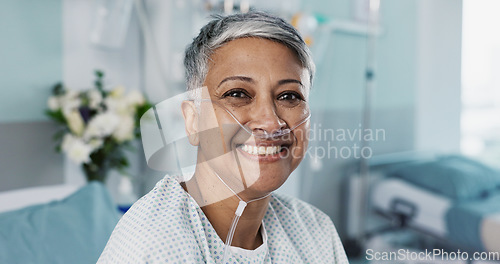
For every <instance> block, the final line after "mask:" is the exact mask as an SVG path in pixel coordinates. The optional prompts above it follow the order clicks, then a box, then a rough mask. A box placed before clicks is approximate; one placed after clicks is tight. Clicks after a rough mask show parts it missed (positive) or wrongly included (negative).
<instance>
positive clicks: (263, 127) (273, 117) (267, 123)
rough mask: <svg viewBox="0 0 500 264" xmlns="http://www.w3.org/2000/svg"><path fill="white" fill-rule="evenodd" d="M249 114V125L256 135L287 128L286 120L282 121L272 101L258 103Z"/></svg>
mask: <svg viewBox="0 0 500 264" xmlns="http://www.w3.org/2000/svg"><path fill="white" fill-rule="evenodd" d="M249 114H250V115H249V116H250V117H251V119H250V121H249V122H248V123H247V125H248V127H249V128H250V129H251V130H252V131H254V133H259V132H262V133H274V132H276V131H278V130H281V129H284V128H285V127H286V122H285V120H283V119H281V117H280V116H279V115H278V112H277V111H276V107H275V105H274V103H273V102H270V100H261V101H260V102H259V101H257V103H256V104H255V105H254V107H252V109H251V110H250V113H249ZM264 131H265V132H264Z"/></svg>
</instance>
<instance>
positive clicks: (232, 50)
mask: <svg viewBox="0 0 500 264" xmlns="http://www.w3.org/2000/svg"><path fill="white" fill-rule="evenodd" d="M209 61H210V62H209V64H208V73H207V77H206V80H205V83H206V84H207V85H209V86H211V85H212V86H213V85H214V84H215V83H214V82H216V83H218V82H220V81H222V80H223V79H226V78H228V77H231V76H244V77H249V78H252V79H256V80H257V81H258V79H260V78H271V79H275V80H278V79H282V78H285V79H290V78H294V79H299V80H300V79H303V78H304V77H306V79H307V77H308V74H303V72H304V71H306V72H307V70H306V68H305V67H303V66H302V64H301V62H300V60H299V59H298V58H297V56H296V54H295V53H294V52H293V51H292V50H291V49H290V48H288V47H286V46H285V45H283V44H280V43H278V42H275V41H271V40H267V39H262V38H240V39H236V40H232V41H230V42H228V43H226V44H225V45H224V46H222V47H220V48H219V49H217V50H216V51H215V53H214V54H213V55H212V56H211V57H210V60H209ZM301 82H303V83H304V82H306V83H307V82H308V81H307V80H303V81H301ZM306 83H304V84H306Z"/></svg>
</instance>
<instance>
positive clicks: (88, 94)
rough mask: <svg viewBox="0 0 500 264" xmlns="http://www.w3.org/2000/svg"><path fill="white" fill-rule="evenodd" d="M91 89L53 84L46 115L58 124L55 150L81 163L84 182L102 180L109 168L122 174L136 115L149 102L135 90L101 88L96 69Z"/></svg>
mask: <svg viewBox="0 0 500 264" xmlns="http://www.w3.org/2000/svg"><path fill="white" fill-rule="evenodd" d="M95 74H96V81H95V83H94V84H95V88H93V89H90V90H86V91H75V90H70V89H66V88H65V87H64V85H63V84H62V83H59V84H56V85H55V86H54V88H53V90H52V96H50V97H49V99H48V103H47V104H48V108H49V109H47V110H46V112H45V113H46V114H47V116H48V117H49V118H50V119H52V120H54V121H56V122H57V123H59V124H60V125H61V130H60V131H58V132H57V133H56V134H55V135H54V139H55V140H56V142H57V145H56V150H57V151H58V152H61V151H62V152H64V153H65V154H66V155H67V156H68V157H69V159H70V160H72V161H73V162H75V163H76V164H78V165H81V166H82V169H83V171H84V173H85V175H86V176H87V180H88V181H92V180H98V181H101V182H104V181H105V179H106V176H107V173H108V171H109V170H111V169H117V170H118V171H120V172H121V173H123V174H126V172H125V169H126V168H127V167H128V166H129V162H128V160H127V157H126V155H125V154H126V153H125V150H127V149H128V150H131V149H133V148H132V146H131V142H132V141H133V140H134V139H136V138H139V137H140V129H139V120H140V117H141V116H142V115H143V114H144V113H145V112H146V111H147V110H148V109H149V108H150V107H151V104H150V103H149V102H148V101H147V100H146V99H145V98H144V96H143V95H142V94H141V93H140V92H138V91H131V92H129V93H125V88H124V87H122V86H117V87H115V88H113V89H112V90H111V91H106V90H104V88H103V77H104V73H103V72H101V71H96V72H95Z"/></svg>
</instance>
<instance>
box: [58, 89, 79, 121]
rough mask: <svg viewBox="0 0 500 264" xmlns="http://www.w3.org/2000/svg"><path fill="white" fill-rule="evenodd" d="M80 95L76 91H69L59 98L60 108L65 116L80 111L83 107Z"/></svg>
mask: <svg viewBox="0 0 500 264" xmlns="http://www.w3.org/2000/svg"><path fill="white" fill-rule="evenodd" d="M79 96H80V94H79V93H78V92H76V91H74V90H67V91H66V93H65V94H64V95H63V96H61V97H60V98H59V103H60V106H61V108H62V110H63V113H64V114H65V115H69V113H70V112H72V111H74V110H75V109H78V108H79V107H80V105H81V100H80V97H79Z"/></svg>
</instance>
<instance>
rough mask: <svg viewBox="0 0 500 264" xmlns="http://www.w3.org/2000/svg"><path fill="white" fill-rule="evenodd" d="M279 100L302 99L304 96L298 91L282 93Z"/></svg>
mask: <svg viewBox="0 0 500 264" xmlns="http://www.w3.org/2000/svg"><path fill="white" fill-rule="evenodd" d="M278 100H283V101H296V100H302V97H301V96H300V95H299V94H297V93H282V94H280V95H279V96H278Z"/></svg>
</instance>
